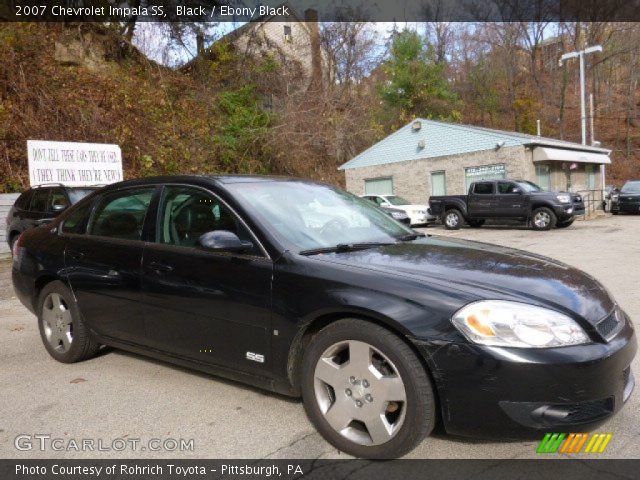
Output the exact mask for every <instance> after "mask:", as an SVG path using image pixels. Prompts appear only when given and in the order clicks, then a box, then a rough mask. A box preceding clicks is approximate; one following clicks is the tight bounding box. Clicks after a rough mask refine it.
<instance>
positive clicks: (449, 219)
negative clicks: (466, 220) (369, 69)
mask: <svg viewBox="0 0 640 480" xmlns="http://www.w3.org/2000/svg"><path fill="white" fill-rule="evenodd" d="M444 221H445V223H446V224H447V226H449V227H455V226H456V225H458V223H459V222H460V219H459V218H458V214H457V213H455V212H451V213H447V216H446V217H445V219H444Z"/></svg>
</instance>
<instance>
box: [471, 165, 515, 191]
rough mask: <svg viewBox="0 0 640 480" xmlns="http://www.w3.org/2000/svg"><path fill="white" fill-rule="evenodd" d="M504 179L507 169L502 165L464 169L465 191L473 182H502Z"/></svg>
mask: <svg viewBox="0 0 640 480" xmlns="http://www.w3.org/2000/svg"><path fill="white" fill-rule="evenodd" d="M504 178H507V168H506V167H505V165H504V163H497V164H494V165H483V166H481V167H469V168H465V169H464V182H465V190H469V185H471V184H472V183H473V182H480V181H482V180H502V179H504Z"/></svg>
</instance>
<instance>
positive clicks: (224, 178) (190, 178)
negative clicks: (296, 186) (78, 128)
mask: <svg viewBox="0 0 640 480" xmlns="http://www.w3.org/2000/svg"><path fill="white" fill-rule="evenodd" d="M257 182H262V183H264V182H303V183H309V184H316V185H318V184H320V185H322V184H323V183H322V182H316V181H313V180H307V179H303V178H296V177H286V176H276V175H162V176H154V177H143V178H136V179H131V180H124V181H122V182H117V183H112V184H110V185H107V186H106V187H104V189H105V190H111V189H118V188H121V187H135V186H144V185H156V184H158V183H160V184H162V183H186V184H193V185H201V186H202V185H211V184H212V183H213V184H218V185H230V184H238V183H257Z"/></svg>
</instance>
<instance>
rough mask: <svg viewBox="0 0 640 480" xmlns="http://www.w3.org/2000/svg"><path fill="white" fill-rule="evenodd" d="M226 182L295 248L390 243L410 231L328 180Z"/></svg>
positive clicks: (239, 197)
mask: <svg viewBox="0 0 640 480" xmlns="http://www.w3.org/2000/svg"><path fill="white" fill-rule="evenodd" d="M227 187H228V189H229V190H230V191H232V192H233V193H234V194H235V195H236V197H237V198H238V200H239V201H240V202H241V203H242V204H243V205H244V206H245V208H247V209H249V210H251V211H252V212H253V213H254V214H255V215H256V216H258V217H260V219H261V220H263V221H264V222H265V223H266V224H267V225H268V226H269V227H270V231H271V232H272V233H273V234H274V235H276V236H277V237H278V238H279V239H280V240H281V241H282V242H283V243H285V244H293V246H294V247H295V248H297V249H298V250H299V251H304V250H315V249H322V248H333V247H336V246H338V245H354V244H368V243H395V242H397V241H398V240H399V239H402V238H403V237H407V236H408V235H412V234H414V232H413V230H411V229H410V228H407V227H405V226H404V225H402V224H400V223H398V222H396V221H395V220H393V219H392V218H391V217H390V216H389V215H387V214H386V213H385V212H384V211H382V210H380V209H379V208H378V207H376V206H375V205H374V204H372V203H371V202H370V201H369V200H366V199H362V198H359V197H356V196H355V195H351V194H350V193H347V192H345V191H342V190H340V189H338V188H334V187H331V186H328V185H321V184H314V183H306V182H298V181H269V182H255V183H253V182H252V183H236V184H229V185H227Z"/></svg>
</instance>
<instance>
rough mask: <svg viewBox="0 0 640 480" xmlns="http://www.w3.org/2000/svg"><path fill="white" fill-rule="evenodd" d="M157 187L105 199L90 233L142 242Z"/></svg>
mask: <svg viewBox="0 0 640 480" xmlns="http://www.w3.org/2000/svg"><path fill="white" fill-rule="evenodd" d="M154 191H155V187H147V188H136V189H128V190H124V191H121V192H117V193H114V194H111V195H108V196H106V197H103V198H102V200H101V202H100V204H99V205H98V208H97V209H96V212H95V214H94V216H93V220H92V221H91V227H90V228H89V233H90V234H91V235H99V236H101V237H110V238H120V239H123V240H140V239H141V238H142V227H143V225H144V219H145V216H146V214H147V210H148V209H149V204H150V203H151V199H152V197H153V193H154Z"/></svg>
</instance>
